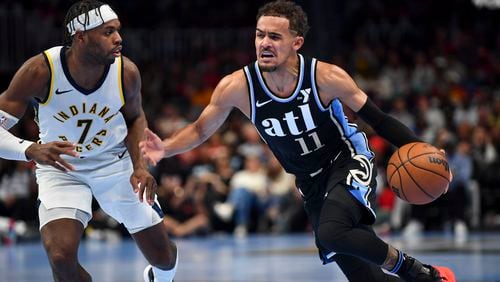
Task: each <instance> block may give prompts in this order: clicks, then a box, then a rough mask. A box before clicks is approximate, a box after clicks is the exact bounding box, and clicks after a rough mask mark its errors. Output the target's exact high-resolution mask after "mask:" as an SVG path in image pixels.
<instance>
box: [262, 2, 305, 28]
mask: <svg viewBox="0 0 500 282" xmlns="http://www.w3.org/2000/svg"><path fill="white" fill-rule="evenodd" d="M262 16H274V17H282V18H285V19H288V21H289V22H290V30H292V31H295V32H297V35H299V36H302V37H306V34H307V31H308V30H309V24H308V23H307V15H306V13H305V12H304V10H302V7H300V6H299V5H297V4H295V3H294V2H291V1H287V0H277V1H273V2H269V3H267V4H265V5H264V6H262V7H261V8H260V9H259V12H258V13H257V21H258V20H259V19H260V17H262Z"/></svg>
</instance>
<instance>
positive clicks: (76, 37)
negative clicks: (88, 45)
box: [73, 30, 84, 42]
mask: <svg viewBox="0 0 500 282" xmlns="http://www.w3.org/2000/svg"><path fill="white" fill-rule="evenodd" d="M83 37H84V32H83V31H81V30H77V31H76V33H75V35H73V41H77V42H83Z"/></svg>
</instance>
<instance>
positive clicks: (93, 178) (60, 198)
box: [0, 0, 177, 282]
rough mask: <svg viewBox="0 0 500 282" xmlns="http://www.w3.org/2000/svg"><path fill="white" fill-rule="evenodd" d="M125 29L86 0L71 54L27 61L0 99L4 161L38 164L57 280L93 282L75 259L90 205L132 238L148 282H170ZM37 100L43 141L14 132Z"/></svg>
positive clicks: (71, 28)
mask: <svg viewBox="0 0 500 282" xmlns="http://www.w3.org/2000/svg"><path fill="white" fill-rule="evenodd" d="M120 27H121V26H120V21H119V20H118V17H117V15H116V13H115V12H114V11H113V10H112V9H111V8H110V6H109V5H106V4H104V3H101V2H98V1H93V0H89V1H80V2H77V3H75V4H74V5H73V6H72V7H71V8H70V9H69V11H68V13H67V15H66V20H65V26H64V28H65V31H66V32H65V34H66V40H67V42H66V44H67V45H65V46H58V47H54V48H51V49H49V50H46V51H44V52H43V53H42V54H39V55H37V56H34V57H32V58H31V59H29V60H28V61H26V62H25V63H24V64H23V65H22V66H21V68H20V69H19V70H18V71H17V73H16V74H15V75H14V78H13V79H12V81H11V83H10V85H9V87H8V89H7V90H6V91H4V92H3V93H2V95H0V122H1V127H0V157H2V158H6V159H11V160H21V161H29V160H33V161H35V162H36V165H37V168H36V177H37V182H38V185H39V196H38V198H39V218H40V232H41V237H42V241H43V245H44V247H45V250H46V252H47V255H48V259H49V262H50V266H51V268H52V272H53V276H54V280H55V281H68V282H74V281H91V280H92V279H91V276H90V274H89V273H88V272H87V271H85V269H84V268H83V267H82V266H81V265H80V264H79V262H78V260H77V252H78V246H79V243H80V238H81V237H82V234H83V231H84V229H85V227H86V226H87V223H88V222H89V220H90V219H91V217H92V210H91V202H92V196H94V197H95V198H96V200H97V201H98V202H99V204H100V206H101V208H102V209H103V210H104V211H105V212H107V213H108V214H109V215H110V216H112V217H113V218H114V219H116V220H117V221H119V222H121V223H123V224H124V225H125V227H126V228H127V229H128V231H129V232H130V234H131V235H132V237H133V238H134V240H135V241H136V243H137V245H138V247H139V249H140V250H141V251H142V253H143V254H144V256H145V257H146V259H147V260H148V262H149V263H150V265H149V266H148V267H146V269H145V271H144V273H143V278H144V281H172V279H173V277H174V274H175V270H176V266H177V248H176V246H175V245H174V243H173V242H171V241H170V240H169V238H168V236H167V232H166V230H165V227H164V225H163V223H162V216H163V215H162V213H161V208H160V206H159V204H158V202H157V201H156V199H155V192H156V189H157V185H156V182H155V180H154V178H153V177H152V176H151V174H150V173H149V172H148V170H147V164H146V162H145V161H144V160H143V158H142V156H141V153H140V151H139V148H138V142H139V140H141V139H142V138H143V132H144V128H145V127H146V118H145V115H144V112H143V109H142V106H141V77H140V73H139V70H138V69H137V67H136V65H135V64H134V63H133V62H132V61H130V60H129V59H128V58H126V57H124V56H122V55H121V49H122V38H121V36H120V34H119V30H120ZM32 100H34V103H35V104H36V106H35V110H36V118H37V123H38V126H39V132H40V134H39V138H40V140H39V141H38V142H32V141H28V140H23V139H20V138H17V137H15V136H14V135H12V134H11V133H10V132H9V131H8V130H9V129H10V128H11V127H12V126H13V125H15V124H16V122H17V121H18V119H20V118H21V117H22V116H23V114H24V112H25V110H26V108H27V106H28V104H29V103H30V102H31V101H32Z"/></svg>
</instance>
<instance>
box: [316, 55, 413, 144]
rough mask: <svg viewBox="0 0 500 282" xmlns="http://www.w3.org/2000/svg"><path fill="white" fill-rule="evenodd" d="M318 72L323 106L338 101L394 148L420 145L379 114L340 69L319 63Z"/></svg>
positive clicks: (399, 125) (405, 130)
mask: <svg viewBox="0 0 500 282" xmlns="http://www.w3.org/2000/svg"><path fill="white" fill-rule="evenodd" d="M317 71H318V76H317V77H318V85H319V88H320V90H319V91H320V95H321V98H322V102H323V103H325V105H328V104H329V103H330V102H331V101H332V100H333V99H335V98H339V99H340V100H341V101H342V103H343V104H344V105H346V106H348V107H349V108H350V109H352V110H353V111H354V112H356V113H357V114H358V116H360V117H361V118H362V119H363V120H364V121H365V122H367V123H368V124H369V125H370V126H371V127H372V128H373V129H374V130H375V131H376V132H377V133H378V134H379V135H380V136H382V137H383V138H385V139H386V140H387V141H389V142H390V143H392V144H393V145H395V146H397V147H401V146H403V145H405V144H408V143H411V142H421V141H420V139H419V138H418V137H417V136H416V135H415V134H414V133H413V132H412V131H411V130H410V129H409V128H408V127H406V126H405V125H404V124H402V123H401V122H400V121H398V120H396V119H395V118H393V117H391V116H390V115H388V114H386V113H384V112H383V111H381V110H380V109H379V108H378V107H377V106H376V105H375V104H374V103H373V102H372V101H371V100H370V99H369V98H368V96H367V95H366V94H365V93H364V92H363V91H362V90H361V89H359V87H358V86H357V85H356V83H355V82H354V80H353V79H352V78H351V76H350V75H349V74H347V73H346V72H345V71H344V70H343V69H341V68H339V67H337V66H334V65H330V64H326V63H320V64H318V70H317Z"/></svg>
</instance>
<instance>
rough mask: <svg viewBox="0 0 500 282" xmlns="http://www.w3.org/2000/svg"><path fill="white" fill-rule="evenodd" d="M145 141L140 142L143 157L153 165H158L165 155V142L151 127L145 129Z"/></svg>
mask: <svg viewBox="0 0 500 282" xmlns="http://www.w3.org/2000/svg"><path fill="white" fill-rule="evenodd" d="M144 136H145V139H146V140H144V141H141V142H139V148H140V149H141V152H142V155H143V157H144V158H145V159H146V160H147V161H148V162H149V163H151V164H152V165H156V164H157V163H158V162H159V161H160V160H161V159H162V158H163V157H164V156H165V149H164V144H163V142H162V140H161V139H160V137H158V135H156V134H155V133H154V132H153V131H151V130H150V129H149V128H146V129H144Z"/></svg>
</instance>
